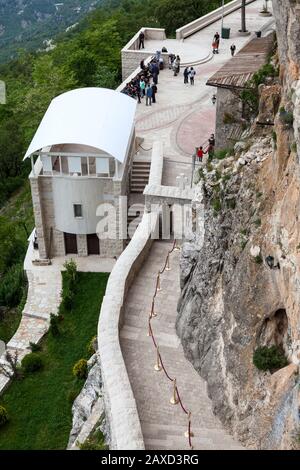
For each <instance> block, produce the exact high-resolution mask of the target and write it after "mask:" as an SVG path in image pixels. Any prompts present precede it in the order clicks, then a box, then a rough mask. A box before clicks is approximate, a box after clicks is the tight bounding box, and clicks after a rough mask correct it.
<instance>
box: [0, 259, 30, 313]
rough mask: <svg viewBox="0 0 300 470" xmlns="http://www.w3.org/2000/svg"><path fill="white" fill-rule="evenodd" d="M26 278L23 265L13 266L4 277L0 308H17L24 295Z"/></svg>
mask: <svg viewBox="0 0 300 470" xmlns="http://www.w3.org/2000/svg"><path fill="white" fill-rule="evenodd" d="M25 285H26V277H25V274H24V271H23V266H22V264H16V265H14V266H12V267H11V268H10V269H9V270H8V271H7V272H6V273H5V274H4V275H3V277H2V279H1V283H0V306H6V307H10V308H12V307H16V306H17V305H18V304H19V303H20V301H21V299H22V294H23V289H24V288H25Z"/></svg>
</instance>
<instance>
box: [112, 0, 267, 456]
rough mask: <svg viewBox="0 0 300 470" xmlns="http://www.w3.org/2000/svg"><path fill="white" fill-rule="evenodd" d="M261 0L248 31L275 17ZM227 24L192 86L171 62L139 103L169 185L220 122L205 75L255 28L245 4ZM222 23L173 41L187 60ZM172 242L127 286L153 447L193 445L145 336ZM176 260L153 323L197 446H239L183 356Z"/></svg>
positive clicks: (128, 345) (133, 367)
mask: <svg viewBox="0 0 300 470" xmlns="http://www.w3.org/2000/svg"><path fill="white" fill-rule="evenodd" d="M263 3H264V2H263V1H262V0H258V1H256V2H254V3H253V4H251V5H250V6H248V7H247V27H248V29H249V30H250V31H257V30H259V29H261V28H263V26H264V25H268V23H269V22H270V18H263V17H260V16H259V11H260V10H261V9H262V6H263ZM224 26H226V27H231V38H230V40H227V41H226V40H221V44H220V54H219V55H216V56H213V57H212V60H211V61H209V62H207V63H205V64H203V65H199V66H195V69H196V72H197V75H196V80H195V86H194V87H192V86H190V85H184V83H183V76H182V73H181V74H180V75H179V76H177V77H174V76H173V73H172V71H170V70H168V69H165V70H163V71H162V72H161V73H160V75H159V84H158V94H157V103H156V104H153V105H152V106H151V107H146V105H145V103H144V102H142V104H140V105H138V108H137V114H136V129H137V135H138V136H141V137H143V138H144V139H145V140H144V142H143V144H142V145H143V147H144V148H146V149H150V148H151V145H152V142H153V141H155V140H161V141H162V142H163V143H164V172H163V184H165V185H174V186H175V185H176V176H178V175H179V174H180V173H185V174H186V175H188V176H191V154H192V153H193V151H194V148H195V146H199V145H201V143H203V142H204V141H206V140H207V138H208V137H209V135H210V133H211V132H213V130H214V126H215V108H214V106H213V105H212V103H211V97H212V95H213V93H214V89H211V88H209V87H207V86H206V85H205V83H206V81H207V79H208V78H209V77H210V76H211V75H213V74H214V73H215V72H216V71H217V70H218V69H219V68H220V67H221V66H222V65H223V64H224V63H225V62H226V61H227V60H228V59H230V50H229V47H230V45H231V43H232V42H234V43H235V44H236V46H237V51H238V50H239V49H241V48H242V47H243V46H244V45H245V44H246V43H247V42H248V41H249V40H250V39H251V36H248V37H240V36H238V34H237V32H238V29H239V28H240V11H237V12H235V13H232V14H231V15H229V16H227V17H226V19H225V22H224ZM267 29H268V27H267ZM217 30H219V31H220V22H219V21H218V22H216V23H215V24H213V25H211V26H209V27H207V28H206V29H204V30H202V31H200V32H199V33H197V34H195V35H194V36H192V37H191V38H189V39H187V40H186V41H184V42H183V43H181V46H180V47H181V48H180V49H179V48H178V49H176V48H175V46H174V48H173V50H172V52H174V53H178V52H179V53H183V60H184V52H183V49H182V48H183V45H184V46H186V47H187V48H188V49H189V48H191V49H193V50H195V49H199V51H200V56H201V55H202V56H203V55H205V52H209V51H210V48H211V42H212V37H213V35H214V33H215V32H216V31H217ZM253 36H254V33H253V34H252V37H253ZM172 44H173V42H172ZM174 44H176V41H174ZM162 45H163V43H161V44H160V45H158V42H156V44H154V45H152V46H151V47H154V50H156V49H160V48H161V47H162ZM146 47H147V44H146ZM147 49H148V47H147ZM195 57H196V56H195ZM137 66H138V64H137ZM181 72H182V71H181ZM141 153H143V150H141ZM147 154H149V152H147ZM169 248H170V243H167V242H158V241H157V242H155V243H154V245H153V248H152V250H151V252H150V255H149V257H148V260H147V262H146V263H145V264H144V266H143V268H142V270H141V271H140V273H139V275H138V277H137V278H136V281H135V282H134V284H133V286H132V288H131V289H130V291H129V293H128V297H127V300H126V305H125V324H124V327H123V329H122V330H121V334H120V336H121V346H122V351H123V354H124V359H125V363H126V367H127V370H128V374H129V378H130V381H131V384H132V388H133V391H134V395H135V397H136V400H137V407H138V412H139V416H140V419H141V424H142V431H143V435H144V438H145V445H146V448H147V449H169V450H172V449H187V448H188V444H187V439H186V438H185V437H184V431H185V430H186V417H185V415H184V414H183V412H182V411H181V410H180V408H179V405H177V406H174V405H171V404H170V403H169V399H170V396H171V392H172V390H171V388H172V387H171V386H170V383H169V381H168V380H167V379H166V377H165V376H164V375H163V373H162V372H159V373H158V372H155V371H154V369H153V366H154V363H155V352H154V349H153V345H152V340H151V338H149V337H147V319H148V315H149V312H150V307H151V300H152V295H153V292H154V287H155V279H156V274H157V272H158V270H159V269H160V268H161V267H162V265H163V259H164V258H165V255H166V253H167V251H168V249H169ZM171 265H172V270H171V271H169V272H166V273H165V275H164V278H163V280H162V287H163V292H162V293H160V294H159V295H158V302H157V312H158V317H157V318H156V319H155V320H154V322H153V328H154V333H155V336H156V338H157V340H158V344H159V346H160V351H161V354H162V357H163V359H164V361H165V363H166V367H167V369H168V371H169V373H170V374H172V375H173V376H175V377H176V378H177V380H178V387H179V390H180V392H181V396H182V400H183V403H184V405H185V406H186V407H187V408H188V409H189V410H191V412H192V430H193V432H194V434H195V437H194V438H193V446H194V448H195V449H232V448H234V449H237V448H240V446H239V444H238V443H237V442H236V441H234V440H233V438H232V437H230V436H229V435H228V433H227V432H226V431H225V430H224V429H223V427H222V425H221V424H220V422H219V420H218V419H217V418H216V417H215V416H214V415H213V413H212V410H211V402H210V400H209V398H208V397H207V393H206V385H205V382H204V381H203V380H202V379H201V378H200V377H199V375H198V374H197V372H196V371H195V370H194V369H193V367H192V365H191V364H190V363H189V362H188V361H187V360H186V359H185V357H184V353H183V350H182V347H181V345H180V341H179V339H178V337H177V336H176V332H175V321H176V315H177V301H178V298H179V295H180V286H179V254H178V253H177V254H173V257H172V261H171Z"/></svg>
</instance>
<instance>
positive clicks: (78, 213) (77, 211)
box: [73, 204, 82, 218]
mask: <svg viewBox="0 0 300 470" xmlns="http://www.w3.org/2000/svg"><path fill="white" fill-rule="evenodd" d="M73 207H74V217H76V218H80V217H82V205H81V204H74V205H73Z"/></svg>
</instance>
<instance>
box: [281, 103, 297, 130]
mask: <svg viewBox="0 0 300 470" xmlns="http://www.w3.org/2000/svg"><path fill="white" fill-rule="evenodd" d="M279 116H280V119H281V122H283V123H284V124H287V125H288V126H292V125H293V122H294V114H293V113H292V112H291V111H286V110H285V108H284V107H283V106H282V107H281V108H280V110H279Z"/></svg>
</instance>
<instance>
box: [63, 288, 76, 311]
mask: <svg viewBox="0 0 300 470" xmlns="http://www.w3.org/2000/svg"><path fill="white" fill-rule="evenodd" d="M62 304H63V309H64V310H66V311H70V310H72V308H73V307H74V293H73V292H72V291H70V290H67V291H65V292H64V293H63V299H62Z"/></svg>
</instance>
